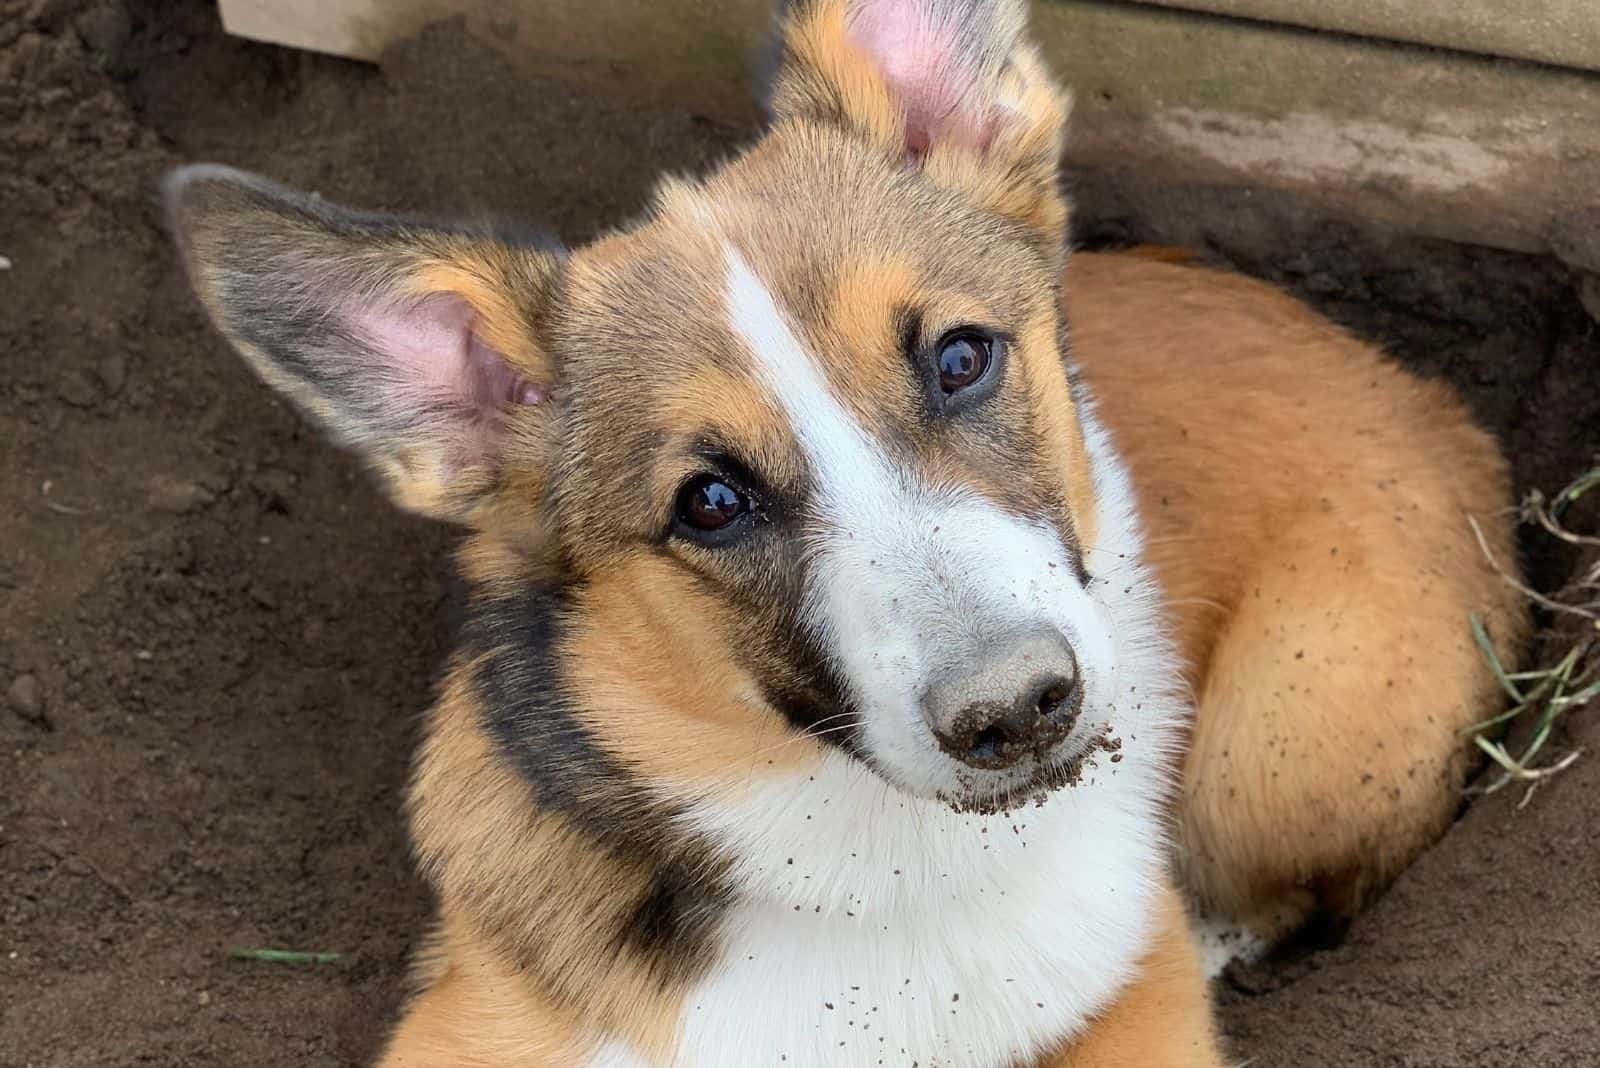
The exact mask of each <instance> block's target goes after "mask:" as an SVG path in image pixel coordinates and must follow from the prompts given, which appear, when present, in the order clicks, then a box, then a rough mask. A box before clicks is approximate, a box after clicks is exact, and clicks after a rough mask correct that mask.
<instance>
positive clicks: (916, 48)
mask: <svg viewBox="0 0 1600 1068" xmlns="http://www.w3.org/2000/svg"><path fill="white" fill-rule="evenodd" d="M939 6H940V5H939V4H937V3H935V2H932V0H867V2H866V3H863V4H862V5H861V6H860V7H859V8H858V9H857V10H856V12H855V14H854V17H853V18H852V20H851V22H850V27H849V34H850V39H851V40H852V41H854V42H855V43H856V44H857V45H858V46H860V47H861V48H862V49H863V50H864V51H865V52H866V53H867V54H868V55H870V56H871V57H872V58H873V61H874V62H875V63H876V64H877V67H878V70H879V71H880V72H881V73H882V74H883V77H884V79H885V80H886V81H887V82H888V83H889V88H890V90H891V91H892V92H893V93H894V94H895V97H896V99H897V101H898V102H899V104H900V107H901V110H902V111H903V112H904V114H905V120H906V129H905V139H906V153H907V155H908V156H909V157H911V158H912V159H920V158H921V157H922V156H924V155H926V154H927V152H928V150H929V149H930V148H931V147H933V144H934V143H935V142H936V141H945V140H953V141H956V142H957V143H959V144H962V145H965V146H967V147H969V148H977V149H984V148H987V147H988V145H989V142H990V141H991V140H992V139H993V137H994V116H993V111H992V109H991V108H990V107H988V106H987V105H986V104H984V103H983V102H982V101H980V100H977V99H975V94H976V91H977V89H978V84H977V82H978V77H979V76H978V71H977V67H976V65H975V62H974V57H969V56H963V55H962V54H961V41H960V32H961V31H960V29H959V27H957V26H955V25H952V24H951V23H950V22H949V21H948V16H947V17H946V19H945V20H943V21H940V20H938V19H937V17H936V16H935V14H934V11H936V10H937V9H938V7H939Z"/></svg>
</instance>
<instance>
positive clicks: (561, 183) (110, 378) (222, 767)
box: [0, 0, 1600, 1068]
mask: <svg viewBox="0 0 1600 1068" xmlns="http://www.w3.org/2000/svg"><path fill="white" fill-rule="evenodd" d="M582 73H583V72H582V71H580V70H575V69H572V68H566V69H563V70H561V71H560V72H557V71H555V70H552V71H551V72H550V73H549V75H548V76H541V75H538V74H535V75H532V76H529V75H524V74H517V73H514V72H512V71H509V70H507V69H505V67H504V66H503V64H501V63H500V61H498V60H497V59H496V58H495V56H494V55H493V54H492V53H490V52H488V51H486V50H485V49H483V48H482V47H479V46H477V45H475V44H474V43H473V42H472V41H471V40H469V39H468V38H467V37H466V36H465V35H464V33H463V32H462V31H461V29H460V27H459V26H453V27H452V26H449V25H446V26H442V27H435V28H433V29H431V30H429V31H428V32H427V34H425V35H424V37H423V38H422V39H420V40H417V41H412V42H409V43H407V44H406V45H403V46H400V47H398V48H397V49H395V50H394V51H393V53H392V54H391V55H390V56H389V57H388V58H387V59H386V61H385V63H384V64H383V65H382V66H381V67H379V68H374V67H369V66H363V65H359V64H354V63H349V62H346V61H341V60H338V59H332V58H328V57H323V56H315V55H308V54H301V53H296V52H293V51H289V50H284V49H276V48H271V47H267V46H262V45H256V44H252V43H248V42H244V41H239V40H234V39H230V38H228V37H226V36H224V35H223V34H222V33H221V31H220V27H219V25H218V19H217V13H216V10H215V8H214V6H212V5H210V4H207V3H204V2H201V0H0V160H4V161H5V166H4V167H0V204H3V205H4V210H3V211H0V256H3V257H4V260H5V263H6V264H7V265H8V266H6V267H5V269H4V270H0V352H3V353H4V354H5V356H4V359H5V361H6V363H5V374H4V376H3V378H0V442H3V445H0V453H3V455H4V456H5V464H4V465H3V467H0V478H3V480H4V481H3V484H0V490H3V492H0V496H3V499H4V500H5V501H6V502H8V507H6V508H4V509H0V693H3V694H4V695H5V698H4V701H3V702H0V1064H4V1065H36V1066H41V1068H43V1066H62V1068H65V1066H69V1065H70V1066H72V1068H81V1066H89V1065H119V1066H120V1065H127V1064H134V1063H149V1064H160V1065H201V1064H241V1065H254V1064H269V1063H270V1064H285V1063H287V1064H299V1065H344V1064H352V1063H365V1062H368V1061H370V1060H371V1058H372V1057H373V1056H374V1054H375V1052H376V1051H377V1050H378V1048H379V1047H380V1044H381V1042H382V1040H383V1037H384V1034H385V1032H386V1029H387V1028H388V1026H389V1024H390V1022H391V1021H392V1020H393V1018H394V1016H395V1013H396V1010H397V1007H398V1005H399V1002H400V1000H401V998H402V996H403V992H404V983H405V974H406V964H407V959H408V955H409V953H410V950H411V948H412V946H413V945H414V944H415V942H416V940H417V939H418V938H419V937H420V935H421V933H422V931H423V924H424V922H425V920H426V914H427V902H426V900H425V895H424V894H423V893H422V891H421V889H420V887H419V886H418V885H417V883H416V881H415V879H414V878H413V876H412V874H411V866H410V862H409V860H408V857H407V854H406V843H405V836H404V830H403V826H402V822H401V812H400V805H401V793H402V790H403V786H404V782H405V778H406V772H407V762H408V759H409V755H410V752H411V748H412V745H413V742H414V740H415V733H416V724H417V719H418V714H419V712H420V711H421V709H422V708H423V707H424V706H425V705H426V703H427V701H428V698H429V691H430V686H431V684H432V681H433V679H434V678H435V675H436V672H437V670H438V668H439V665H440V663H441V660H442V658H443V656H444V654H445V651H446V650H445V644H446V641H447V634H446V625H445V621H444V618H443V615H444V613H443V608H442V604H443V598H444V589H445V584H446V581H447V562H446V552H447V550H448V547H449V545H450V541H451V539H450V536H449V533H448V532H447V531H444V530H442V529H440V528H438V527H435V526H432V525H429V524H426V523H424V522H421V521H419V520H415V519H410V518H406V517H404V516H401V515H399V514H398V513H396V512H395V511H394V510H393V509H392V508H390V507H389V506H388V505H387V504H385V503H384V501H383V500H382V499H381V497H380V496H379V494H378V493H377V492H376V491H375V489H374V488H373V486H372V484H371V482H370V481H369V480H368V479H367V478H366V476H365V475H364V474H363V473H362V472H361V471H360V470H359V469H358V467H357V465H356V464H355V462H354V461H353V460H352V459H350V458H349V457H347V456H345V455H343V454H341V453H338V452H335V451H334V450H333V449H331V448H330V447H328V446H327V445H325V444H324V443H323V441H322V440H321V438H320V436H319V435H318V434H317V433H315V432H314V431H313V430H311V429H310V428H308V427H307V426H306V425H304V424H303V423H302V422H301V421H300V420H299V419H297V418H296V417H295V416H294V415H293V414H292V413H290V412H289V411H288V410H287V409H286V408H285V407H284V406H282V405H281V404H279V403H277V402H276V401H274V400H273V399H272V398H271V396H270V395H269V393H268V391H267V390H266V389H265V388H263V387H261V386H260V385H259V384H257V383H256V382H255V381H254V380H253V379H252V378H251V377H250V376H249V374H248V373H247V372H246V370H245V369H244V367H243V364H242V363H241V362H240V361H238V360H237V359H235V358H233V357H232V356H231V355H229V354H228V353H227V352H226V350H225V347H224V345H223V343H222V342H221V341H220V340H219V339H218V338H217V337H216V336H215V335H214V334H213V333H212V332H211V330H210V329H209V328H208V327H207V326H206V325H205V323H204V322H203V321H202V319H201V316H200V314H199V311H198V309H197V307H196V305H195V303H194V302H193V300H192V299H191V297H190V296H189V294H188V293H187V291H186V289H185V286H184V283H183V280H182V278H181V277H180V273H179V271H178V268H177V264H176V262H175V260H174V258H173V256H172V254H171V252H170V250H169V248H168V245H167V242H166V239H165V237H164V236H163V233H162V229H161V219H160V212H159V208H158V204H157V200H156V194H155V190H156V184H157V181H158V179H159V177H160V175H161V174H162V172H163V171H164V170H165V169H166V168H168V167H171V166H173V165H176V164H178V163H180V162H185V161H192V160H198V159H210V160H216V161H220V162H224V163H230V164H234V165H236V166H243V167H247V168H251V169H255V170H259V171H262V172H265V173H268V174H271V175H272V176H274V177H276V178H278V179H280V180H283V181H286V182H289V183H292V184H295V185H298V186H301V187H304V188H307V189H312V190H316V191H319V192H321V193H322V194H323V195H325V196H328V197H331V198H338V199H342V200H345V201H348V202H352V203H356V204H360V205H362V206H366V207H372V208H378V209H393V210H410V211H421V212H426V213H429V214H436V215H444V216H451V215H455V216H468V217H472V216H483V215H495V216H505V217H510V218H520V219H526V220H530V221H532V222H534V223H537V224H540V225H542V226H545V227H547V228H549V229H550V230H552V231H554V232H555V233H557V234H558V235H560V236H562V237H564V238H566V239H569V240H581V239H583V238H584V237H587V236H589V235H591V234H594V233H595V232H597V231H599V230H600V229H602V228H604V227H606V226H608V225H611V224H613V223H615V222H617V221H619V220H621V219H623V218H625V217H627V216H628V215H630V214H631V213H633V212H635V211H637V210H638V209H639V208H640V207H641V206H642V205H643V203H644V201H645V198H646V196H647V194H648V191H649V189H650V188H651V185H652V183H653V182H654V180H655V178H656V177H657V175H658V174H660V173H661V172H664V171H665V172H685V171H693V170H695V169H698V168H702V167H704V166H706V165H707V164H709V163H710V162H711V161H713V160H715V159H716V158H717V157H719V156H720V155H722V154H723V153H725V152H727V151H728V150H730V148H732V147H733V146H734V145H735V144H737V142H738V141H739V139H740V138H741V137H743V136H745V135H746V134H747V133H749V132H750V130H751V129H752V115H753V114H754V112H753V109H752V112H750V113H746V114H738V115H716V114H705V113H703V112H702V111H701V110H700V109H699V108H698V107H697V106H696V103H695V102H694V101H678V100H671V99H661V98H654V97H650V96H649V95H648V94H646V93H642V92H639V91H638V89H639V87H638V86H632V85H629V84H625V83H626V80H627V79H626V78H622V79H621V80H619V78H618V77H617V76H615V75H612V74H607V75H605V76H604V77H597V78H596V79H595V80H594V81H593V82H592V83H589V82H580V81H574V79H576V78H579V77H580V76H581V75H582ZM627 77H629V78H633V77H638V75H637V74H636V73H635V74H630V75H628V76H627ZM641 101H643V102H641ZM1075 182H1076V188H1077V194H1076V195H1077V199H1078V218H1079V221H1080V228H1081V231H1082V232H1083V234H1084V235H1085V237H1086V239H1088V240H1090V241H1093V242H1098V243H1117V242H1123V241H1133V240H1156V241H1161V242H1165V243H1169V244H1170V243H1183V244H1188V245H1190V246H1192V247H1196V248H1200V249H1203V250H1206V251H1207V252H1208V254H1209V255H1211V256H1213V257H1214V258H1218V259H1221V260H1223V261H1226V262H1231V263H1234V264H1236V265H1238V266H1240V267H1242V268H1244V269H1247V270H1250V271H1252V272H1255V273H1258V274H1262V275H1265V276H1267V277H1271V278H1274V279H1276V280H1279V281H1282V282H1284V283H1286V284H1288V285H1290V286H1292V287H1294V288H1295V289H1296V290H1297V291H1298V292H1300V293H1302V294H1303V295H1306V296H1308V297H1309V298H1310V299H1313V300H1314V301H1316V302H1317V303H1318V304H1319V305H1320V306H1322V307H1324V308H1325V309H1327V310H1329V311H1330V312H1331V313H1332V314H1334V315H1335V316H1336V317H1338V318H1340V319H1341V321H1344V322H1346V323H1347V324H1349V325H1351V326H1352V328H1354V329H1356V330H1358V331H1361V332H1363V333H1365V334H1367V335H1368V336H1370V337H1374V338H1377V339H1379V340H1381V341H1382V342H1384V343H1385V344H1386V345H1387V346H1389V348H1390V349H1391V350H1392V351H1394V352H1395V353H1396V354H1397V355H1399V356H1400V357H1401V358H1402V359H1404V360H1406V361H1407V362H1409V363H1411V364H1412V365H1413V366H1417V367H1420V368H1422V369H1423V370H1425V371H1426V372H1428V373H1430V374H1438V375H1442V376H1444V377H1446V378H1448V379H1449V380H1451V381H1452V382H1454V383H1455V384H1456V385H1457V386H1459V387H1460V388H1461V389H1462V390H1463V391H1464V392H1465V393H1466V395H1467V396H1468V398H1469V399H1470V400H1471V402H1472V404H1473V405H1474V409H1475V411H1476V412H1477V413H1478V415H1479V417H1480V418H1481V419H1482V420H1483V421H1484V423H1485V424H1486V425H1488V426H1491V427H1492V428H1494V429H1495V431H1496V432H1497V433H1499V434H1500V436H1501V438H1502V440H1503V441H1505V442H1506V444H1507V447H1508V448H1509V450H1510V451H1511V454H1512V456H1513V460H1514V465H1515V468H1516V479H1517V483H1518V485H1519V486H1524V487H1526V486H1532V485H1539V486H1545V487H1551V486H1556V485H1560V484H1561V483H1562V481H1563V480H1564V479H1565V478H1566V477H1568V476H1569V475H1570V474H1571V473H1572V472H1573V471H1574V470H1576V469H1577V468H1578V467H1579V466H1580V465H1581V464H1582V463H1583V462H1585V461H1586V460H1587V458H1588V455H1589V454H1590V453H1591V452H1593V451H1594V450H1595V449H1596V448H1597V446H1600V440H1597V434H1600V360H1596V359H1595V358H1594V329H1595V328H1594V324H1593V322H1592V321H1591V320H1590V319H1589V318H1588V317H1587V315H1586V313H1585V312H1584V311H1583V308H1582V306H1581V304H1580V303H1579V300H1578V298H1577V296H1576V295H1575V294H1576V289H1575V281H1574V279H1572V278H1571V277H1570V276H1569V275H1568V274H1567V273H1566V272H1565V271H1564V270H1563V269H1562V268H1559V267H1557V266H1554V265H1552V264H1550V263H1548V262H1546V261H1542V260H1537V259H1533V258H1529V257H1519V256H1511V255H1505V254H1498V253H1492V252H1487V251H1484V250H1463V249H1458V248H1452V247H1445V246H1432V245H1427V244H1423V243H1418V242H1407V241H1404V240H1401V239H1398V238H1383V239H1381V240H1379V239H1374V238H1372V237H1371V236H1370V235H1366V234H1364V233H1362V232H1358V231H1356V230H1353V229H1350V228H1345V227H1340V226H1337V225H1334V224H1331V223H1324V222H1318V221H1315V220H1313V219H1310V218H1308V217H1306V216H1304V214H1303V213H1300V212H1297V211H1296V210H1295V206H1294V205H1291V204H1282V205H1274V204H1271V203H1269V202H1268V201H1269V198H1255V199H1253V200H1251V201H1250V204H1249V207H1248V210H1243V209H1241V208H1240V205H1241V204H1242V203H1243V201H1242V200H1241V199H1240V191H1237V190H1233V191H1230V190H1211V191H1198V192H1197V191H1193V190H1189V191H1172V190H1162V189H1160V188H1155V187H1153V186H1152V184H1151V183H1152V182H1154V179H1150V178H1148V177H1140V176H1124V175H1093V174H1080V175H1077V176H1075ZM1153 205H1154V206H1153ZM1531 562H1532V565H1533V574H1534V576H1535V578H1536V580H1537V581H1538V583H1539V584H1540V585H1541V587H1542V588H1547V589H1548V588H1554V587H1555V586H1556V585H1558V584H1559V582H1560V581H1561V579H1562V578H1563V577H1564V576H1565V575H1566V574H1568V573H1570V570H1571V567H1572V564H1573V561H1572V560H1571V559H1570V558H1567V557H1564V556H1562V555H1561V554H1559V553H1548V552H1543V551H1542V550H1541V552H1540V554H1539V555H1537V556H1535V557H1533V558H1532V561H1531ZM1571 729H1572V731H1573V734H1572V736H1571V737H1570V738H1566V739H1563V743H1564V744H1566V745H1583V746H1586V747H1587V749H1588V752H1589V753H1591V754H1593V755H1594V756H1593V757H1591V758H1589V759H1585V760H1582V761H1580V762H1579V763H1578V764H1577V765H1576V766H1575V767H1574V768H1573V769H1572V770H1571V772H1570V773H1568V774H1566V775H1563V776H1562V777H1561V778H1560V779H1559V780H1557V781H1555V782H1553V783H1551V784H1550V785H1549V786H1548V787H1547V788H1545V789H1543V790H1541V791H1540V793H1539V795H1538V796H1537V797H1536V798H1535V799H1534V801H1533V803H1532V804H1530V805H1529V806H1528V807H1527V808H1525V809H1523V810H1521V811H1517V810H1516V809H1515V808H1514V803H1515V800H1516V798H1515V797H1512V796H1509V795H1497V796H1496V797H1494V798H1490V799H1488V800H1487V801H1485V802H1482V803H1480V804H1477V805H1475V806H1473V807H1472V808H1471V809H1470V810H1469V811H1468V812H1467V815H1466V817H1465V819H1464V820H1463V821H1462V822H1461V823H1460V825H1459V826H1457V827H1456V828H1455V829H1454V830H1453V831H1452V832H1451V834H1450V835H1449V837H1448V838H1447V839H1446V840H1445V842H1444V844H1443V845H1442V846H1440V847H1439V848H1438V849H1436V850H1434V851H1433V852H1432V853H1430V854H1429V855H1427V856H1426V857H1424V858H1423V860H1422V861H1421V862H1420V863H1419V864H1418V865H1417V866H1416V867H1415V868H1414V869H1413V870H1412V871H1410V872H1409V873H1407V874H1406V876H1405V877H1404V878H1402V879H1401V881H1400V883H1399V884H1398V885H1397V887H1396V888H1395V890H1394V892H1393V893H1391V894H1390V895H1389V896H1388V897H1386V898H1385V899H1384V900H1383V901H1382V902H1380V904H1379V905H1378V907H1377V908H1376V909H1375V910H1374V912H1373V913H1372V914H1371V915H1370V916H1368V917H1366V918H1364V919H1363V920H1361V921H1360V922H1358V923H1357V924H1356V925H1355V927H1354V929H1353V930H1352V931H1351V933H1350V936H1349V938H1348V940H1347V941H1346V942H1345V944H1344V945H1342V946H1341V947H1339V948H1337V949H1333V950H1330V951H1322V952H1313V953H1309V954H1307V955H1305V956H1303V957H1302V958H1301V959H1299V960H1298V961H1294V962H1290V963H1288V964H1283V965H1274V966H1270V967H1268V968H1266V969H1264V970H1262V971H1260V973H1259V974H1258V975H1257V977H1256V978H1257V979H1258V980H1260V981H1251V980H1248V979H1245V980H1242V981H1241V982H1239V983H1236V984H1235V985H1234V986H1233V987H1230V988H1228V989H1227V990H1225V992H1224V1005H1223V1011H1224V1019H1225V1022H1226V1027H1227V1030H1228V1032H1229V1034H1230V1036H1231V1038H1232V1041H1233V1044H1234V1048H1235V1050H1236V1051H1237V1053H1238V1054H1239V1055H1240V1056H1241V1057H1252V1058H1254V1059H1255V1063H1257V1064H1261V1065H1277V1064H1294V1063H1309V1064H1317V1065H1321V1066H1326V1068H1338V1066H1344V1065H1351V1066H1354V1065H1362V1066H1369V1065H1396V1066H1399V1065H1409V1066H1422V1065H1438V1066H1445V1065H1450V1066H1467V1065H1481V1066H1485V1068H1488V1066H1499V1065H1505V1064H1517V1065H1521V1066H1527V1068H1538V1066H1545V1065H1549V1066H1555V1065H1581V1064H1596V1063H1600V1017H1597V1015H1596V1013H1595V1012H1594V1009H1593V999H1594V994H1593V992H1594V990H1595V989H1596V984H1597V983H1600V975H1597V973H1596V963H1595V962H1596V961H1600V923H1596V919H1597V917H1600V849H1597V848H1596V842H1595V836H1596V834H1597V828H1600V725H1597V723H1596V722H1595V717H1594V716H1592V715H1591V716H1588V717H1586V718H1577V719H1575V720H1574V721H1573V725H1572V728H1571ZM1111 759H1115V758H1114V757H1112V758H1111ZM235 947H260V948H277V949H287V950H296V951H304V952H310V953H337V954H339V959H338V960H337V961H336V962H334V963H330V964H323V965H318V966H314V967H313V966H296V965H290V964H278V963H270V962H265V961H260V960H237V959H233V958H232V957H230V955H229V951H230V949H232V948H235Z"/></svg>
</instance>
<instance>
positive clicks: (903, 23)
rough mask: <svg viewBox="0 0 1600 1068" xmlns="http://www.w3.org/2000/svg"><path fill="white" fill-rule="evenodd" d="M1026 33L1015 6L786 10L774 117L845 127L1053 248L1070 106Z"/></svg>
mask: <svg viewBox="0 0 1600 1068" xmlns="http://www.w3.org/2000/svg"><path fill="white" fill-rule="evenodd" d="M1026 29H1027V10H1026V6H1025V4H1024V2H1023V0H793V2H792V3H790V4H789V6H788V8H787V10H786V11H785V13H784V16H783V24H782V31H783V58H782V62H781V65H780V67H779V70H778V74H777V78H776V80H775V82H774V84H773V93H772V110H773V114H774V117H775V118H776V119H777V120H778V121H780V122H781V121H783V120H785V119H807V118H808V119H812V120H820V121H825V122H834V123H839V124H842V125H845V126H847V127H849V128H851V129H853V130H855V131H857V132H859V133H861V134H863V135H865V136H866V137H868V138H869V139H870V140H872V141H873V142H874V143H876V144H877V145H879V146H880V147H881V148H883V149H884V150H885V151H886V152H888V153H890V154H891V155H893V156H894V157H895V158H896V159H898V160H900V161H903V162H904V164H905V165H906V166H908V167H916V168H919V169H921V170H922V171H923V172H924V173H926V174H927V175H928V176H929V177H931V178H933V179H934V180H936V181H940V182H942V183H946V184H950V185H954V186H958V187H960V188H962V189H963V190H966V191H968V192H970V193H972V194H973V195H974V196H975V197H977V198H978V199H979V201H980V202H981V203H983V204H984V205H985V206H986V207H988V208H990V209H991V210H993V211H996V212H998V213H1000V214H1003V215H1006V216H1009V217H1012V218H1016V219H1018V220H1020V221H1023V222H1025V223H1027V224H1028V225H1030V226H1032V227H1034V228H1035V229H1037V230H1039V231H1040V232H1041V234H1042V235H1043V236H1045V237H1047V238H1048V239H1050V240H1053V241H1060V240H1063V239H1064V238H1065V228H1066V204H1065V201H1064V199H1063V198H1062V196H1061V193H1060V190H1059V188H1058V181H1059V169H1060V157H1061V148H1062V139H1063V136H1064V132H1065V126H1066V119H1067V114H1068V112H1069V111H1070V102H1069V99H1068V98H1067V96H1066V95H1065V94H1064V93H1062V91H1061V90H1060V89H1059V88H1057V86H1056V85H1055V83H1054V82H1053V81H1052V79H1051V78H1050V76H1049V73H1048V72H1047V71H1046V70H1045V67H1044V63H1043V61H1042V60H1041V59H1040V57H1039V55H1038V52H1037V51H1036V50H1035V49H1034V47H1033V46H1032V44H1030V43H1029V42H1028V41H1027V40H1026V36H1025V31H1026Z"/></svg>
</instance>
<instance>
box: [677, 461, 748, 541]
mask: <svg viewBox="0 0 1600 1068" xmlns="http://www.w3.org/2000/svg"><path fill="white" fill-rule="evenodd" d="M749 510H750V498H748V497H746V496H745V495H744V494H742V493H740V492H739V491H738V490H736V489H734V488H733V487H732V486H730V485H728V484H727V483H726V482H724V481H722V479H720V478H718V477H717V476H716V475H697V476H696V477H694V478H691V479H690V480H689V481H688V482H685V483H684V484H683V488H682V489H681V490H679V491H678V522H680V523H682V524H683V525H684V526H686V527H688V528H689V529H690V530H698V531H702V532H704V533H707V534H709V533H713V532H715V531H718V530H722V529H724V528H726V527H727V526H728V525H729V524H731V523H732V522H733V521H734V520H736V519H738V518H739V517H740V516H742V515H744V514H745V513H746V512H748V511H749Z"/></svg>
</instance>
